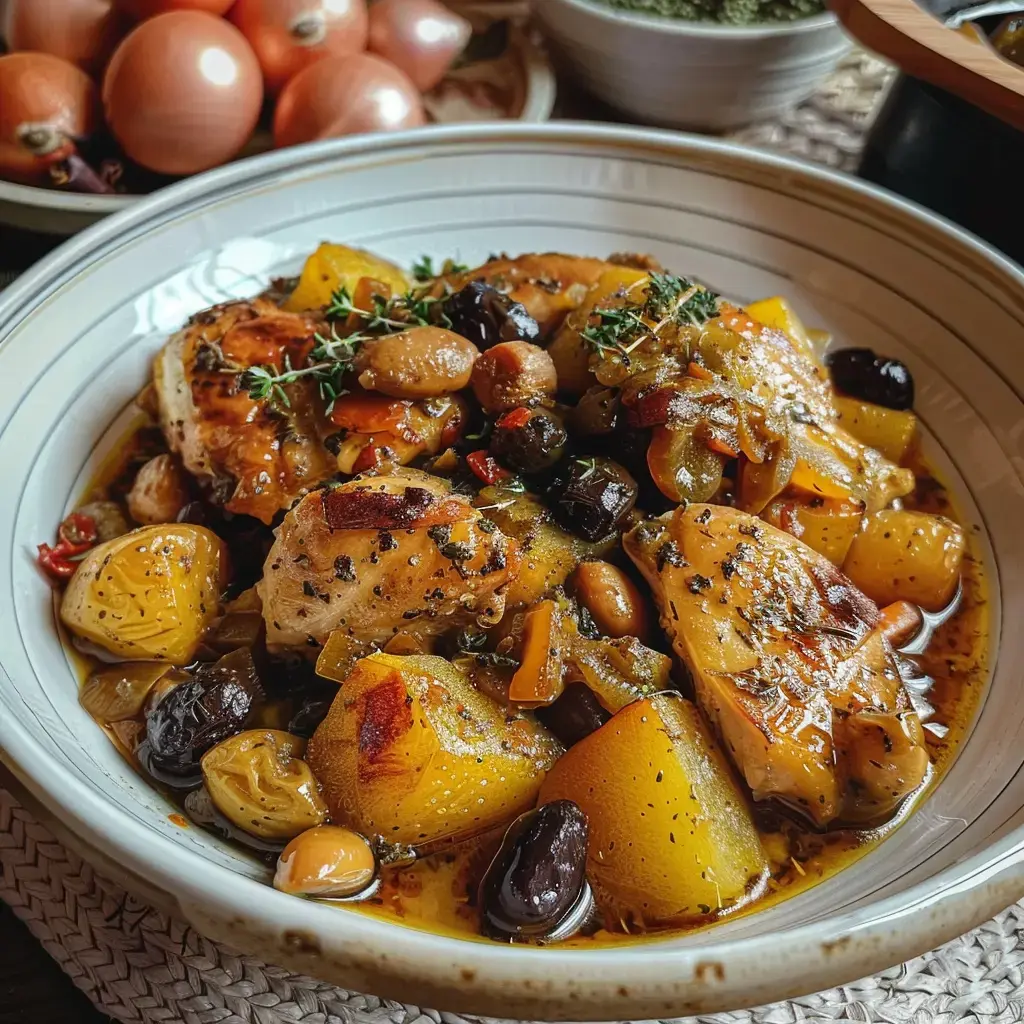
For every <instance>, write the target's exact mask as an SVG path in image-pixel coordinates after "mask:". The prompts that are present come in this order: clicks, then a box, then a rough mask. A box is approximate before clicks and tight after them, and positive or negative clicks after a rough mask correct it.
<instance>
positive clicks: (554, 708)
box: [534, 683, 611, 747]
mask: <svg viewBox="0 0 1024 1024" xmlns="http://www.w3.org/2000/svg"><path fill="white" fill-rule="evenodd" d="M534 714H535V715H536V716H537V718H538V720H539V721H540V722H541V724H542V725H543V726H544V727H545V728H546V729H547V730H548V731H550V732H552V733H554V734H555V736H556V737H557V738H558V739H559V741H560V742H561V743H562V744H564V745H565V746H566V747H571V746H574V745H575V744H577V743H579V741H580V740H582V739H585V738H586V737H587V736H589V735H590V734H591V733H592V732H597V730H598V729H600V728H601V726H602V725H604V723H605V722H607V721H608V719H609V718H611V715H609V714H608V712H607V711H605V709H604V708H603V707H601V705H600V703H599V702H598V699H597V698H596V697H595V696H594V693H593V691H592V690H591V689H590V687H588V686H584V685H583V683H573V684H572V685H570V686H567V687H566V688H565V692H564V693H563V694H562V695H561V696H560V697H559V698H558V700H556V701H555V702H554V704H549V705H548V706H547V707H545V708H537V710H536V711H535V712H534Z"/></svg>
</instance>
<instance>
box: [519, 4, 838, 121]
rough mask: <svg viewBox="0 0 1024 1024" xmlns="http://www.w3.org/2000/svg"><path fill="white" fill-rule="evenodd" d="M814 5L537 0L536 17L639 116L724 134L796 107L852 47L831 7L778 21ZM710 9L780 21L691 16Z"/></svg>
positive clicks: (606, 91)
mask: <svg viewBox="0 0 1024 1024" xmlns="http://www.w3.org/2000/svg"><path fill="white" fill-rule="evenodd" d="M811 3H813V0H788V2H783V3H779V2H776V3H774V4H770V3H764V2H763V0H725V2H724V3H715V4H713V5H712V4H711V3H709V2H708V0H696V2H695V0H660V2H658V3H653V4H652V3H649V2H648V3H645V2H644V0H617V2H613V0H534V2H533V11H534V16H535V18H536V19H537V21H538V22H539V23H540V25H541V27H542V28H543V29H544V31H545V33H546V34H547V36H548V39H549V42H550V44H551V47H552V49H553V51H554V52H555V54H556V56H557V57H558V58H559V59H560V60H561V61H562V63H563V64H564V65H565V66H566V67H567V69H568V70H569V71H570V72H571V73H572V74H573V75H574V76H575V77H576V78H578V79H579V81H580V82H581V83H582V84H583V85H584V86H585V87H586V88H587V89H589V90H590V92H592V93H593V94H594V95H595V96H597V97H598V98H599V99H601V100H603V101H604V102H605V103H607V104H609V105H610V106H612V107H614V108H615V109H616V110H618V111H620V112H621V113H623V114H625V115H626V116H627V117H629V118H630V119H631V120H636V121H641V122H643V123H646V124H658V125H664V126H666V127H672V128H695V129H700V130H705V131H724V130H727V129H729V128H735V127H738V126H739V125H743V124H749V123H751V122H754V121H762V120H767V119H769V118H772V117H777V116H778V115H780V114H782V113H783V112H784V111H786V110H789V109H791V108H792V107H794V106H796V105H797V104H798V103H800V102H801V101H802V100H804V99H806V98H807V97H808V96H810V95H811V94H812V93H813V92H814V90H815V89H816V87H817V86H818V85H819V84H820V83H821V81H822V80H823V79H824V78H826V77H827V76H828V74H829V73H830V72H831V71H832V70H833V69H834V68H835V66H836V64H837V63H838V62H839V60H840V58H841V57H842V56H843V55H844V54H845V53H846V52H847V51H848V50H849V48H850V43H849V40H848V39H847V37H846V36H845V35H844V33H843V30H842V29H841V28H840V26H839V23H838V22H837V21H836V19H835V16H834V15H832V14H831V13H829V12H827V11H819V12H818V13H812V14H809V15H807V16H797V17H793V18H792V19H791V20H779V19H778V17H777V15H778V14H780V13H781V14H785V13H789V12H790V11H792V12H793V13H797V14H799V12H800V11H802V10H808V9H812V8H810V6H809V5H810V4H811ZM795 4H799V5H800V6H799V7H798V6H795ZM649 10H663V11H666V12H669V11H674V12H678V14H677V15H676V16H673V15H670V14H658V13H649ZM711 11H715V12H720V13H721V15H722V16H725V17H730V18H734V19H735V18H743V17H744V16H746V14H747V13H748V12H755V11H756V12H757V13H758V14H763V16H764V17H766V18H769V17H772V16H773V15H775V16H776V17H774V18H773V19H772V20H763V21H751V22H748V23H736V22H735V21H730V22H724V21H712V20H702V21H698V20H689V19H690V18H692V16H693V15H694V14H698V15H699V14H702V13H704V12H711ZM678 15H682V16H678Z"/></svg>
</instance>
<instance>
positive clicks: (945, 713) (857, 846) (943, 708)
mask: <svg viewBox="0 0 1024 1024" xmlns="http://www.w3.org/2000/svg"><path fill="white" fill-rule="evenodd" d="M158 443H159V442H158V441H157V439H156V438H155V437H154V436H153V434H152V432H151V431H150V430H147V429H145V428H140V429H137V430H136V432H134V433H132V434H130V435H128V436H127V437H126V438H125V440H124V442H123V444H121V445H119V446H118V448H117V449H116V450H115V451H114V453H113V454H112V455H111V456H110V458H109V459H108V460H107V461H106V463H105V464H104V466H103V467H102V468H101V470H100V471H99V473H98V474H97V477H96V480H95V483H94V485H93V486H92V487H91V488H90V490H89V492H88V494H87V495H86V496H85V500H96V499H98V498H106V497H110V498H113V499H115V500H118V499H120V498H121V497H123V495H124V493H125V491H126V490H127V487H126V479H127V480H128V482H130V476H129V474H130V473H132V472H133V470H134V468H136V467H137V464H138V460H139V459H145V458H146V457H148V456H149V455H151V454H153V452H152V447H153V445H154V444H158ZM909 465H911V467H912V468H913V469H914V471H915V473H916V474H917V477H918V483H917V489H916V491H915V493H914V494H913V495H912V496H910V497H908V498H907V499H905V500H904V506H905V507H907V508H912V509H917V510H919V511H922V512H931V513H934V514H938V515H946V516H949V517H950V518H953V519H956V520H957V521H960V522H963V520H962V518H960V517H959V516H958V515H957V514H956V511H957V510H956V508H955V503H954V501H953V499H952V497H951V496H950V495H949V493H948V492H947V490H946V489H945V488H944V487H943V486H942V484H940V483H939V482H938V481H937V480H936V479H935V477H934V476H933V475H932V471H931V470H930V469H929V467H927V465H926V464H925V462H924V461H923V459H922V458H921V456H920V454H914V455H913V456H912V458H911V459H910V460H909ZM965 532H966V534H967V536H968V551H967V554H966V556H965V558H964V564H963V581H962V599H961V604H960V607H959V609H958V611H957V613H956V614H955V615H954V616H952V617H951V618H950V619H949V620H947V621H946V622H945V623H943V624H942V625H941V626H940V627H939V628H938V629H937V630H936V632H935V635H934V637H933V638H932V642H931V644H930V645H929V647H928V649H927V651H926V652H925V653H924V654H922V655H917V656H915V657H916V659H917V661H918V663H919V665H920V666H921V668H922V670H923V672H924V673H925V674H926V675H928V676H930V677H931V678H932V679H933V680H934V686H933V688H932V689H931V691H930V693H929V694H928V700H929V701H930V702H931V703H932V704H933V705H934V706H935V708H936V713H935V716H934V717H933V719H932V721H933V722H935V723H937V724H939V725H942V726H945V727H946V729H947V730H948V732H947V733H946V734H945V736H943V737H942V738H940V737H938V736H935V735H934V734H933V733H932V732H931V731H930V730H927V729H926V730H925V734H926V738H927V744H928V749H929V752H930V754H931V756H932V759H933V762H934V769H933V771H932V774H931V777H930V780H929V782H928V784H927V785H926V786H925V787H923V788H922V790H921V791H919V792H918V793H917V794H916V795H915V797H914V798H913V799H912V801H908V802H907V803H906V804H905V805H904V806H903V807H902V808H901V809H900V812H899V814H898V815H897V816H896V818H894V819H893V820H892V821H890V822H889V823H887V824H886V825H884V826H882V827H879V828H876V829H871V830H862V831H853V830H842V829H840V830H836V831H833V832H826V833H816V832H812V831H810V830H808V829H806V828H804V827H801V826H800V825H798V824H797V823H795V822H793V821H791V820H789V819H786V818H783V817H779V816H777V815H775V814H772V813H762V812H759V815H758V816H759V821H758V825H759V828H760V829H761V835H762V841H763V843H764V846H765V849H766V852H767V853H768V856H769V862H770V865H771V876H770V877H769V878H768V880H767V888H766V892H765V894H764V896H763V897H761V898H760V899H757V900H753V901H750V902H748V903H746V904H745V905H742V906H740V907H738V908H736V909H735V910H734V911H733V912H732V913H733V914H748V913H755V912H757V911H759V910H762V909H764V908H766V907H767V906H769V905H771V904H773V903H776V902H778V901H780V900H782V899H786V898H788V897H789V896H792V895H796V894H797V893H799V892H803V891H805V890H807V889H809V888H811V887H812V886H814V885H816V884H817V883H818V882H820V881H822V880H823V879H825V878H827V877H829V876H830V875H833V874H835V873H836V872H838V871H841V870H842V869H843V868H845V867H846V866H847V865H849V864H851V863H853V862H854V861H856V860H858V859H859V858H860V857H863V856H865V855H866V854H868V853H870V852H871V851H872V850H873V849H874V848H875V847H876V846H877V845H878V844H879V843H880V842H881V841H882V840H884V839H885V838H886V837H887V836H889V835H891V834H892V833H893V832H894V831H895V830H896V829H898V828H899V826H900V824H901V823H902V822H903V821H904V820H906V818H907V817H908V816H909V815H910V814H912V813H913V812H914V810H915V809H916V808H917V807H918V806H920V804H921V802H922V801H923V800H925V799H927V796H928V793H929V792H930V790H931V788H932V787H933V786H935V785H936V783H937V782H938V781H939V780H940V779H941V778H942V776H943V774H944V773H945V771H946V770H947V769H948V767H949V765H950V764H951V763H952V761H953V758H954V757H955V754H956V752H957V750H958V748H959V744H960V743H961V742H962V740H963V739H964V737H965V736H966V735H967V733H968V731H969V729H970V726H971V723H972V720H973V716H974V712H975V711H976V709H977V705H978V702H979V699H980V696H981V694H982V691H983V689H984V686H985V683H986V681H987V678H988V636H989V604H988V600H987V584H986V579H985V570H984V565H983V563H982V560H981V557H980V553H979V549H978V543H977V534H976V531H973V530H972V529H971V528H970V526H969V525H968V526H966V527H965ZM79 659H80V664H81V665H82V669H83V676H82V678H83V680H84V678H85V677H86V676H87V675H88V672H89V671H91V670H92V668H94V663H93V662H92V660H91V659H89V658H87V657H84V656H81V655H79ZM274 712H275V708H274V707H270V708H268V709H267V713H268V714H270V715H271V717H274ZM285 720H287V719H285ZM275 727H280V728H284V727H285V726H283V725H281V724H280V722H277V723H276V724H275ZM105 731H107V733H108V735H109V736H110V738H111V739H112V741H113V742H114V743H115V744H116V745H117V747H118V749H119V750H120V751H121V753H122V754H124V755H125V756H126V757H127V758H128V760H129V761H130V762H131V763H132V764H133V765H135V759H134V757H132V756H131V754H130V753H129V751H128V750H127V748H126V747H125V744H124V743H123V742H122V738H121V737H120V736H119V735H118V734H117V733H116V732H114V731H112V730H110V729H107V730H105ZM135 766H136V767H137V765H135ZM154 785H156V784H155V783H154ZM157 788H159V789H161V790H162V791H164V792H165V793H167V795H168V797H169V798H170V799H172V800H176V801H178V802H180V798H179V795H178V794H175V793H170V792H168V791H167V790H165V789H164V788H163V787H160V786H159V785H157ZM174 817H175V818H180V815H174ZM500 839H501V836H500V834H491V835H489V836H486V837H484V838H482V839H479V840H475V841H472V842H469V843H465V844H463V845H462V846H460V847H458V848H457V849H453V850H451V851H449V852H444V853H437V854H434V855H432V856H430V857H425V858H423V859H421V860H419V861H417V862H415V863H414V864H411V865H408V866H405V867H393V868H385V869H384V871H383V874H382V884H381V887H380V889H379V891H378V892H377V894H376V895H375V896H374V897H373V898H372V899H370V900H367V901H366V902H363V903H359V904H353V903H349V904H346V905H345V909H346V910H349V911H351V910H355V911H356V912H358V913H363V914H368V915H370V916H373V917H378V918H383V919H386V920H399V921H401V922H402V923H403V924H406V925H409V926H411V927H415V928H420V929H424V930H428V931H432V932H437V933H441V934H447V935H452V936H457V937H459V938H463V939H477V940H479V941H481V942H486V941H491V940H488V939H484V938H482V937H481V935H480V928H479V915H478V913H477V910H476V907H475V903H476V888H477V884H478V882H479V879H480V877H481V875H482V874H483V871H484V870H485V868H486V866H487V864H488V863H489V861H490V859H491V857H492V856H493V854H494V853H495V851H496V850H497V847H498V844H499V842H500ZM721 919H723V918H719V920H721ZM716 923H717V921H710V922H708V923H706V924H702V925H698V926H697V927H696V928H689V929H686V931H695V930H703V929H706V928H709V927H714V925H715V924H716ZM673 931H677V932H678V931H680V930H679V929H661V930H651V931H648V932H646V933H644V934H642V935H640V934H626V933H623V932H613V931H608V930H605V929H601V930H599V931H598V932H596V933H595V934H593V935H589V936H584V937H577V938H575V939H571V940H569V941H568V942H566V943H562V944H561V945H564V946H567V947H569V948H592V947H593V946H595V945H614V944H621V943H633V942H637V941H643V940H644V939H658V938H664V937H665V936H666V935H669V934H672V932H673Z"/></svg>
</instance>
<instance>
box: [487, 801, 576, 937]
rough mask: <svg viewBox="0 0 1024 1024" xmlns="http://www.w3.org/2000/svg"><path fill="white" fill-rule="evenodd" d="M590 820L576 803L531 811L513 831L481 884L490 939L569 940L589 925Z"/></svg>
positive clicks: (509, 831)
mask: <svg viewBox="0 0 1024 1024" xmlns="http://www.w3.org/2000/svg"><path fill="white" fill-rule="evenodd" d="M587 836H588V827H587V818H586V815H585V814H584V813H583V812H582V811H581V810H580V809H579V807H578V806H577V805H576V804H574V803H573V802H572V801H571V800H558V801H556V802H555V803H550V804H545V805H544V806H543V807H540V808H538V809H537V810H535V811H528V812H527V813H526V814H524V815H522V816H521V817H520V818H518V819H517V820H516V821H515V822H513V824H512V826H511V827H510V828H509V830H508V832H507V833H506V834H505V838H504V840H503V842H502V844H501V849H500V850H498V853H497V855H496V856H495V858H494V860H493V861H491V864H490V867H488V869H487V872H486V873H485V875H484V877H483V881H482V882H481V883H480V894H479V904H480V923H481V929H482V931H483V933H484V934H485V935H489V936H490V937H491V938H495V939H504V940H506V941H507V940H509V939H518V940H519V941H530V940H531V939H532V940H545V939H546V940H549V941H552V940H557V939H562V938H568V936H569V935H570V934H572V933H573V931H575V930H577V929H578V927H579V926H580V925H581V924H582V923H583V922H584V921H585V920H586V918H587V916H588V913H589V909H590V908H589V904H590V902H591V897H590V888H589V886H588V885H587V880H586V866H587Z"/></svg>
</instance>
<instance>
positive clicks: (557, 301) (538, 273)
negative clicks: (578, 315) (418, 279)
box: [438, 252, 609, 337]
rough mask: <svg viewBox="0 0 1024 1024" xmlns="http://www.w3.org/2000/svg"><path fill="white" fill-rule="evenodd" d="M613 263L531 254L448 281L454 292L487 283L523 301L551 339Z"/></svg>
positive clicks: (499, 261)
mask: <svg viewBox="0 0 1024 1024" xmlns="http://www.w3.org/2000/svg"><path fill="white" fill-rule="evenodd" d="M608 266H609V264H608V263H607V262H606V261H605V260H597V259H591V258H588V257H584V256H564V255H562V254H561V253H555V252H550V253H528V254H526V255H523V256H517V257H515V258H514V259H513V258H510V257H508V256H498V257H496V258H495V259H492V260H488V261H487V262H486V263H485V264H483V266H480V267H476V268H475V269H473V270H467V271H464V272H463V273H460V274H457V275H450V276H448V277H446V278H444V281H443V284H442V285H440V286H439V287H438V294H442V293H443V289H444V287H445V286H447V287H448V288H450V289H451V290H452V291H458V290H459V289H460V288H462V287H464V286H465V285H467V284H469V282H470V281H483V282H485V283H487V284H490V285H492V286H493V287H495V288H497V289H498V291H500V292H504V293H506V294H507V295H508V296H509V298H511V299H512V300H513V301H515V302H521V303H522V304H523V305H524V306H525V307H526V309H527V312H529V314H530V315H531V316H532V317H533V318H534V320H536V321H537V323H538V324H539V325H540V330H541V335H542V336H544V337H548V336H550V335H551V334H552V333H553V332H554V330H555V329H556V328H557V327H558V325H559V324H560V323H561V322H562V320H563V319H564V318H565V315H566V314H567V313H568V312H570V311H571V310H573V309H576V308H577V307H578V306H579V305H581V304H582V302H583V300H584V299H585V298H586V295H587V291H588V290H589V289H590V288H591V286H592V285H594V284H595V283H596V282H597V279H598V278H599V277H600V276H601V272H602V271H603V270H605V269H606V268H607V267H608Z"/></svg>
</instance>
